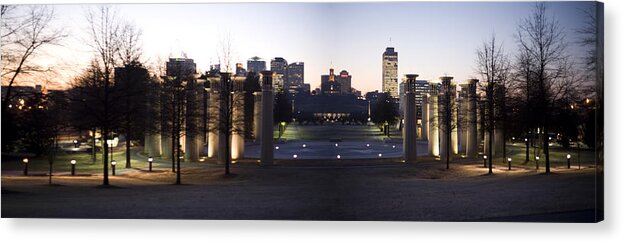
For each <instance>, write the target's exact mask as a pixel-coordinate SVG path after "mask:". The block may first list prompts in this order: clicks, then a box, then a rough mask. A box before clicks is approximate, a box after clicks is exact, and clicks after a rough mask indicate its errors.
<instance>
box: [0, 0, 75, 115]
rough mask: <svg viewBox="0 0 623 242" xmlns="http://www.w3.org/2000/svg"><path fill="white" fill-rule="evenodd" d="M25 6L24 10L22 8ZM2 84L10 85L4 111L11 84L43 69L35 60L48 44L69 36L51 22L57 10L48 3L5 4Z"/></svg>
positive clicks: (2, 8) (4, 100)
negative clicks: (32, 4) (44, 4)
mask: <svg viewBox="0 0 623 242" xmlns="http://www.w3.org/2000/svg"><path fill="white" fill-rule="evenodd" d="M22 9H23V11H22ZM1 14H2V16H1V18H2V29H1V30H2V38H1V41H0V45H1V46H2V47H1V48H2V74H1V75H2V83H3V84H5V85H7V89H6V96H5V97H4V99H3V100H2V113H4V111H6V108H7V107H8V104H9V102H10V100H11V99H12V87H13V85H14V84H15V83H16V82H17V80H18V79H19V77H20V76H21V75H22V74H28V73H33V72H43V71H45V70H43V69H42V68H41V67H39V66H37V65H36V64H35V63H33V62H32V59H33V57H36V56H37V54H38V53H39V52H40V50H41V49H42V48H43V47H45V46H47V45H58V44H60V41H61V40H62V39H63V38H64V37H65V36H66V34H65V33H64V32H63V30H62V29H61V28H55V27H53V25H52V22H53V20H54V17H55V15H54V9H52V8H50V7H48V6H29V7H21V6H20V7H17V6H8V5H2V7H1Z"/></svg>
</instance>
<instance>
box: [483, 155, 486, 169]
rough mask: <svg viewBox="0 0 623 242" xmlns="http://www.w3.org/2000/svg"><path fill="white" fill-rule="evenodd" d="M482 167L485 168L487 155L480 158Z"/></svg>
mask: <svg viewBox="0 0 623 242" xmlns="http://www.w3.org/2000/svg"><path fill="white" fill-rule="evenodd" d="M482 162H483V165H484V166H483V167H487V155H484V156H482Z"/></svg>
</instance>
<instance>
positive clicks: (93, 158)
mask: <svg viewBox="0 0 623 242" xmlns="http://www.w3.org/2000/svg"><path fill="white" fill-rule="evenodd" d="M95 132H97V129H96V128H93V136H92V139H91V161H92V162H93V164H95V162H96V161H97V151H96V150H97V148H96V147H95Z"/></svg>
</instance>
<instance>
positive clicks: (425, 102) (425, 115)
mask: <svg viewBox="0 0 623 242" xmlns="http://www.w3.org/2000/svg"><path fill="white" fill-rule="evenodd" d="M428 108H429V107H428V96H424V97H423V102H422V136H421V138H422V140H428V130H429V127H428V126H429V125H428Z"/></svg>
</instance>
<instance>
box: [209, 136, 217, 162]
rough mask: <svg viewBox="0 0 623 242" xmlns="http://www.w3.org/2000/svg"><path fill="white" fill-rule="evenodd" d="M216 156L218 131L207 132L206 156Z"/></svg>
mask: <svg viewBox="0 0 623 242" xmlns="http://www.w3.org/2000/svg"><path fill="white" fill-rule="evenodd" d="M217 156H218V133H217V132H215V131H214V132H209V133H208V158H216V157H217Z"/></svg>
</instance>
